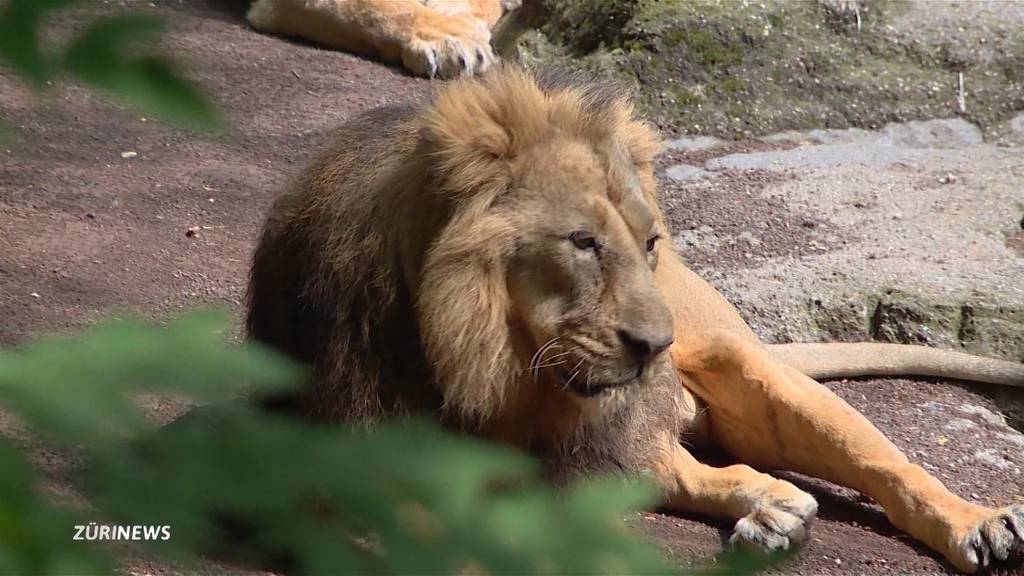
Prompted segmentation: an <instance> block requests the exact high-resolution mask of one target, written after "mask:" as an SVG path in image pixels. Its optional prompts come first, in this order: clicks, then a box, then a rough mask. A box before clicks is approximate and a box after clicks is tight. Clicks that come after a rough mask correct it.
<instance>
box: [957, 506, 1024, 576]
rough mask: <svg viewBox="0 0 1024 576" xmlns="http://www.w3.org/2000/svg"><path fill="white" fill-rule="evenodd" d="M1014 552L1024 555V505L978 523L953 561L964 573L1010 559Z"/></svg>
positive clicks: (965, 537) (961, 543)
mask: <svg viewBox="0 0 1024 576" xmlns="http://www.w3.org/2000/svg"><path fill="white" fill-rule="evenodd" d="M1014 552H1017V553H1024V506H1011V507H1009V508H1004V509H1002V510H999V511H998V512H997V513H996V514H994V515H992V516H991V517H989V518H986V519H985V520H982V521H981V522H979V523H977V524H975V525H974V526H973V527H972V528H971V529H970V530H968V531H967V534H966V535H965V536H964V537H963V539H962V540H961V541H960V545H959V546H957V549H956V553H957V556H958V557H956V558H952V560H953V563H954V564H956V565H957V567H958V568H960V569H961V570H964V571H967V572H975V571H977V570H980V569H984V568H988V567H990V566H992V565H993V564H995V563H996V562H1002V561H1005V560H1007V559H1009V557H1010V555H1011V554H1013V553H1014Z"/></svg>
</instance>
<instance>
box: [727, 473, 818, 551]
mask: <svg viewBox="0 0 1024 576" xmlns="http://www.w3.org/2000/svg"><path fill="white" fill-rule="evenodd" d="M772 492H776V493H774V494H771V495H767V496H766V497H765V498H764V500H765V501H764V502H762V503H759V504H758V505H757V507H756V508H755V509H754V511H753V512H751V513H750V514H747V515H746V516H744V517H743V518H740V519H739V521H738V522H736V526H735V527H734V528H733V534H732V537H730V538H729V542H730V543H731V544H732V545H733V546H739V547H743V548H747V549H753V550H759V551H765V552H775V551H779V550H788V549H789V548H790V547H791V546H795V545H797V544H799V543H801V542H803V541H804V540H805V539H806V538H807V530H808V527H809V525H810V522H811V520H813V519H814V515H815V514H817V512H818V502H817V501H816V500H815V499H814V497H813V496H811V495H810V494H808V493H806V492H804V491H802V490H800V489H798V488H797V487H796V486H793V485H792V484H790V483H789V482H785V481H782V480H779V481H778V482H777V484H773V486H772Z"/></svg>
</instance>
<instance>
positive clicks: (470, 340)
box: [416, 198, 519, 422]
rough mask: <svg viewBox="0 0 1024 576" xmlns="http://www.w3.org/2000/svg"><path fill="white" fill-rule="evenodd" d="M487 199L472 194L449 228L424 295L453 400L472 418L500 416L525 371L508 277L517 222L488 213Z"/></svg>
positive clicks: (428, 336) (429, 265) (436, 248)
mask: <svg viewBox="0 0 1024 576" xmlns="http://www.w3.org/2000/svg"><path fill="white" fill-rule="evenodd" d="M485 201H486V200H485V199H482V198H476V199H473V200H471V201H470V205H469V206H466V207H465V209H464V210H461V211H460V212H459V213H458V214H457V215H456V216H455V217H454V218H453V219H452V220H451V221H450V222H449V223H448V224H447V226H446V227H445V228H444V230H443V231H442V232H441V234H440V236H439V237H438V239H437V241H436V242H435V243H434V245H433V246H432V247H431V249H430V251H429V252H428V254H427V258H426V262H425V265H424V267H423V270H424V272H423V277H422V280H421V283H420V288H419V291H418V300H417V302H416V307H417V313H418V316H419V323H420V332H421V335H422V337H423V341H424V344H425V348H426V355H427V359H428V361H429V362H430V363H431V365H432V368H433V372H434V377H435V379H436V381H437V384H438V386H439V387H440V389H441V392H442V394H443V396H444V400H445V407H446V408H447V409H450V410H454V411H456V412H458V413H459V414H460V415H461V416H462V417H463V418H464V419H465V420H466V421H467V422H479V421H481V420H483V419H485V418H487V417H488V416H490V415H492V414H493V413H494V412H495V411H496V410H497V409H498V408H499V407H500V406H501V404H502V403H503V402H504V401H505V399H506V397H507V396H508V393H509V388H510V386H511V385H512V382H514V378H515V376H516V374H517V373H518V372H519V368H518V364H517V359H516V357H515V354H514V351H513V348H512V342H511V341H510V338H509V325H508V322H509V311H510V298H509V294H508V288H507V284H506V280H505V266H506V262H507V256H508V253H509V252H510V251H511V250H512V245H513V243H512V240H511V238H512V228H511V226H510V225H509V223H508V222H507V221H505V220H504V219H502V218H501V217H500V216H496V215H491V214H486V212H485V208H486V207H485V206H483V203H484V202H485ZM477 203H479V204H480V205H479V206H476V205H474V204H477Z"/></svg>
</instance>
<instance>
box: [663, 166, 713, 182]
mask: <svg viewBox="0 0 1024 576" xmlns="http://www.w3.org/2000/svg"><path fill="white" fill-rule="evenodd" d="M665 176H668V177H669V178H671V179H673V180H675V181H676V182H687V181H689V180H698V179H700V178H710V177H711V176H713V174H712V173H711V172H708V171H707V170H705V169H703V168H698V167H697V166H691V165H689V164H676V165H674V166H669V167H668V168H666V169H665Z"/></svg>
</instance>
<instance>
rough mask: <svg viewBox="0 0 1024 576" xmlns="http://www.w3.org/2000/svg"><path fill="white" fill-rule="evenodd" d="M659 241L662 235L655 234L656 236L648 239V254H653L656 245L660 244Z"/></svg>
mask: <svg viewBox="0 0 1024 576" xmlns="http://www.w3.org/2000/svg"><path fill="white" fill-rule="evenodd" d="M658 240H661V234H655V235H654V236H651V237H650V238H648V239H647V251H648V252H651V251H652V250H654V246H655V244H657V243H658Z"/></svg>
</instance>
